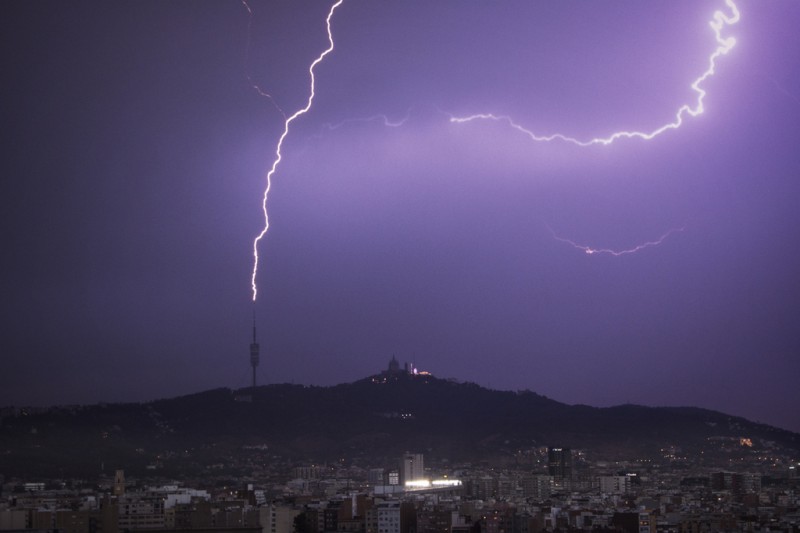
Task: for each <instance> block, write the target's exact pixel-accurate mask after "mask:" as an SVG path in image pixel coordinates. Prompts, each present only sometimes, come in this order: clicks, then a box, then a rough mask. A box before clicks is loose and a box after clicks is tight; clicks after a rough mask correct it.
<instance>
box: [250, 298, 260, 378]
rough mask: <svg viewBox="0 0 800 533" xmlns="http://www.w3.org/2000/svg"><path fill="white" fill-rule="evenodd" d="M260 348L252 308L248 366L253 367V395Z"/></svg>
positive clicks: (254, 313)
mask: <svg viewBox="0 0 800 533" xmlns="http://www.w3.org/2000/svg"><path fill="white" fill-rule="evenodd" d="M259 351H260V347H259V345H258V341H257V340H256V310H255V307H254V308H253V342H252V344H250V366H252V367H253V394H255V392H256V367H257V366H258V362H259V359H260V356H259Z"/></svg>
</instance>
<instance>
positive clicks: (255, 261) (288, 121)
mask: <svg viewBox="0 0 800 533" xmlns="http://www.w3.org/2000/svg"><path fill="white" fill-rule="evenodd" d="M343 1H344V0H338V1H337V2H336V3H335V4H333V5H332V6H331V9H330V10H329V11H328V16H327V17H326V19H325V26H326V29H327V31H328V48H326V49H325V50H324V51H323V52H322V53H321V54H320V55H319V56H317V58H316V59H315V60H314V61H313V62H312V63H311V65H309V67H308V74H309V77H310V78H311V89H310V91H309V95H308V101H307V102H306V105H305V107H302V108H300V109H298V110H297V111H295V112H294V114H293V115H291V116H290V117H288V118H286V120H285V121H284V123H283V133H282V134H281V136H280V138H279V139H278V145H277V146H276V148H275V159H274V161H273V162H272V167H271V168H270V169H269V172H267V187H266V188H265V189H264V197H263V200H262V202H261V210H262V211H263V212H264V229H262V230H261V233H259V234H258V236H257V237H256V238H255V239H254V240H253V275H252V277H251V279H250V286H251V288H252V291H253V301H254V302H255V301H256V296H257V295H258V287H257V286H256V274H257V273H258V243H259V242H260V241H261V239H263V238H264V235H266V234H267V231H268V230H269V214H268V213H267V199H268V197H269V190H270V188H271V187H272V176H273V175H275V171H276V170H277V168H278V164H280V162H281V159H282V154H281V148H282V147H283V141H284V140H285V139H286V136H287V135H288V134H289V126H290V125H291V124H292V122H294V121H295V120H296V119H297V118H298V117H300V116H302V115H305V114H306V113H308V111H309V109H311V104H313V103H314V94H315V93H314V90H315V83H316V78H315V77H314V69H315V68H316V66H317V65H319V64H320V63H321V62H322V60H323V59H325V56H327V55H328V54H330V53H331V52H333V33H332V32H331V19H332V18H333V13H334V11H336V8H338V7H339V6H340V5H342V2H343ZM244 4H245V7H247V9H248V11H249V10H250V8H249V6H247V3H246V2H244ZM258 91H259V93H261V94H263V95H266V96H269V95H267V94H266V93H263V92H262V91H261V90H260V89H258ZM269 98H270V100H271V99H272V97H269ZM278 109H279V110H280V108H278ZM284 116H285V115H284Z"/></svg>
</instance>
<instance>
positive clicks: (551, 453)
mask: <svg viewBox="0 0 800 533" xmlns="http://www.w3.org/2000/svg"><path fill="white" fill-rule="evenodd" d="M547 473H548V474H550V475H551V476H553V477H554V478H556V479H572V450H571V449H569V448H547Z"/></svg>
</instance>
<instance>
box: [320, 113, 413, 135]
mask: <svg viewBox="0 0 800 533" xmlns="http://www.w3.org/2000/svg"><path fill="white" fill-rule="evenodd" d="M410 116H411V111H409V112H408V113H406V116H404V117H403V118H402V119H400V120H398V121H392V120H391V119H390V118H389V117H388V116H386V115H384V114H378V115H372V116H369V117H363V118H347V119H344V120H342V121H341V122H337V123H336V124H331V123H329V122H326V123H325V124H323V125H322V129H324V130H327V131H335V130H338V129H339V128H342V127H344V126H346V125H348V124H356V123H363V122H378V121H380V122H382V123H383V126H384V127H387V128H399V127H401V126H404V125H405V123H406V122H408V119H409V117H410Z"/></svg>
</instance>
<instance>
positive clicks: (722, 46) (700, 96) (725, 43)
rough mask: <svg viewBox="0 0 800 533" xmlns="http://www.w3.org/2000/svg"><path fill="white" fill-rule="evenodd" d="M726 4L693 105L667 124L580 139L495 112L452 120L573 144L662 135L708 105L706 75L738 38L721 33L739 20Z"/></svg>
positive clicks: (715, 23) (716, 18)
mask: <svg viewBox="0 0 800 533" xmlns="http://www.w3.org/2000/svg"><path fill="white" fill-rule="evenodd" d="M725 4H726V5H727V6H728V8H729V9H730V12H731V14H730V15H726V14H725V13H723V12H722V11H715V12H714V15H713V18H712V19H711V21H710V22H709V24H710V25H711V29H712V30H713V31H714V37H715V39H716V42H717V47H716V49H715V50H714V52H713V53H712V54H711V55H710V56H709V58H708V67H707V68H706V70H705V71H704V72H703V73H702V74H700V76H698V77H697V78H695V80H694V81H693V82H692V83H691V88H692V90H693V91H694V92H695V93H696V94H697V100H696V101H695V103H694V106H691V105H689V104H684V105H682V106H681V107H680V108H678V111H677V112H676V113H675V118H674V120H672V121H671V122H668V123H666V124H664V125H663V126H661V127H659V128H656V129H654V130H652V131H650V132H645V131H617V132H614V133H612V134H611V135H609V136H607V137H595V138H593V139H589V140H584V141H582V140H579V139H576V138H575V137H569V136H567V135H564V134H562V133H553V134H551V135H537V134H536V133H534V132H532V131H531V130H529V129H527V128H525V127H523V126H521V125H520V124H517V123H516V122H514V121H513V120H512V119H511V117H509V116H505V115H494V114H491V113H479V114H475V115H470V116H468V117H454V116H451V117H450V122H453V123H459V124H462V123H465V122H472V121H475V120H493V121H496V122H505V123H506V124H508V125H509V126H510V127H511V128H514V129H515V130H518V131H520V132H521V133H524V134H525V135H527V136H528V137H530V138H531V140H532V141H537V142H540V141H555V140H560V141H564V142H568V143H572V144H576V145H578V146H591V145H594V144H603V145H608V144H611V143H613V142H614V141H616V140H617V139H622V138H626V139H632V138H639V139H645V140H649V139H652V138H653V137H656V136H658V135H661V134H662V133H664V132H665V131H667V130H674V129H677V128H679V127H680V126H681V124H683V121H684V118H685V117H686V116H687V115H688V116H692V117H696V116H697V115H700V114H702V113H703V112H704V110H705V108H704V106H703V100H704V99H705V96H706V91H705V90H704V89H703V88H702V87H701V86H700V85H701V84H702V83H703V82H704V81H705V80H706V79H708V78H710V77H711V76H713V75H714V73H715V72H716V66H717V59H718V58H719V57H720V56H723V55H725V54H727V53H728V52H730V51H731V49H732V48H733V47H734V46H735V45H736V39H734V38H733V37H728V38H723V37H722V29H723V28H724V27H725V26H731V25H733V24H736V23H737V22H739V18H740V17H739V9H738V8H737V7H736V4H734V3H733V0H725Z"/></svg>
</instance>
